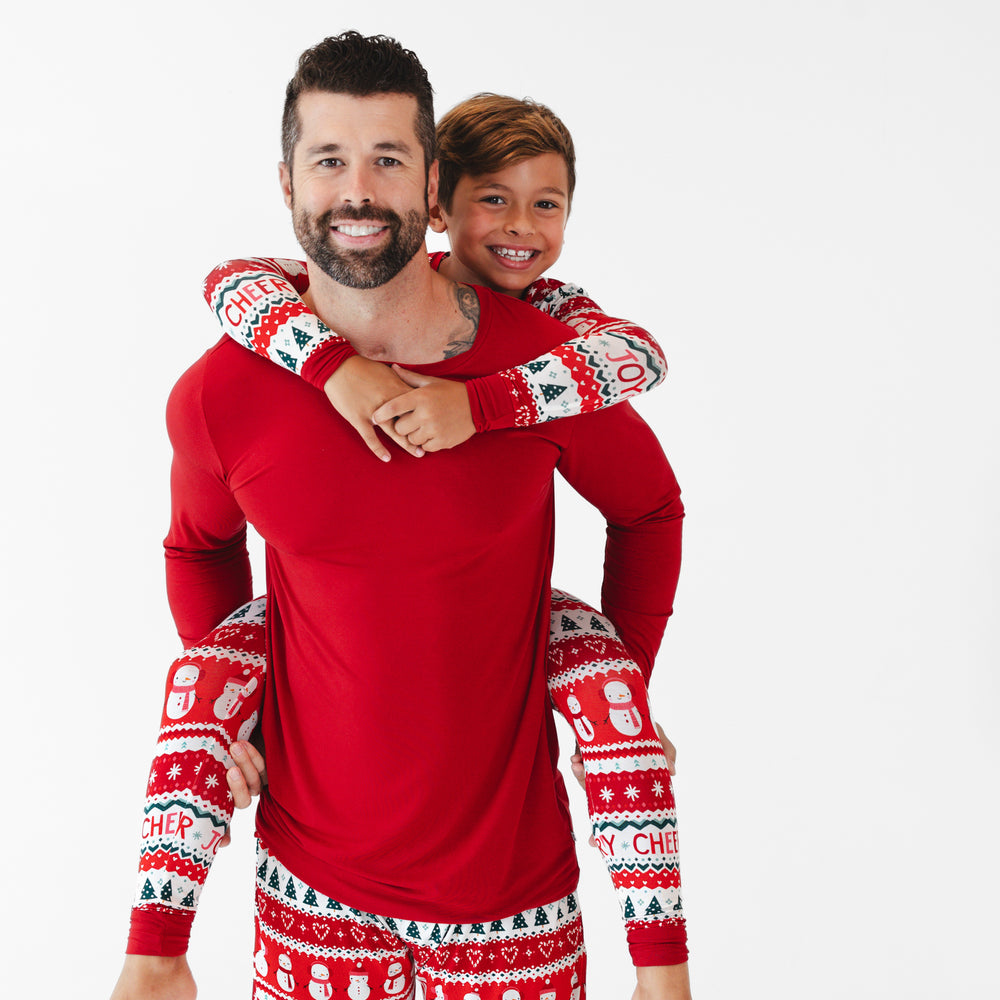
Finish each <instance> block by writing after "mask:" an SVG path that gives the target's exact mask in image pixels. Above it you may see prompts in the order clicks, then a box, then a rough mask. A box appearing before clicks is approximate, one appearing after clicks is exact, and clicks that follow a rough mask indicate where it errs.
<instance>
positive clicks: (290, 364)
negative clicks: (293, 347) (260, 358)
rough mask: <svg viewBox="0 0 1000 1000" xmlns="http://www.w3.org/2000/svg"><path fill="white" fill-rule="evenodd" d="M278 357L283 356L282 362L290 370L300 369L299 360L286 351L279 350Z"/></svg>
mask: <svg viewBox="0 0 1000 1000" xmlns="http://www.w3.org/2000/svg"><path fill="white" fill-rule="evenodd" d="M278 357H279V358H281V363H282V364H283V365H284V366H285V367H286V368H287V369H288V370H289V371H290V372H294V371H298V362H297V361H296V360H295V358H293V357H292V356H291V355H290V354H286V353H285V352H284V351H278Z"/></svg>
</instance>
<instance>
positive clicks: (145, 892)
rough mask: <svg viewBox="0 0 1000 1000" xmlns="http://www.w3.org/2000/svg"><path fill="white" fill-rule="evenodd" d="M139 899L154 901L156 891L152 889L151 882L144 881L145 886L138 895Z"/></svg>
mask: <svg viewBox="0 0 1000 1000" xmlns="http://www.w3.org/2000/svg"><path fill="white" fill-rule="evenodd" d="M139 898H140V899H156V890H155V889H154V888H153V884H152V882H150V881H149V879H146V884H145V885H144V886H143V887H142V892H141V893H140V894H139Z"/></svg>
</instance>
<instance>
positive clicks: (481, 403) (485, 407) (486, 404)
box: [465, 375, 515, 434]
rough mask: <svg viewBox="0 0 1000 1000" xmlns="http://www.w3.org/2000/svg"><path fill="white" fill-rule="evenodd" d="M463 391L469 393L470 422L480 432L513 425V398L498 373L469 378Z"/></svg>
mask: <svg viewBox="0 0 1000 1000" xmlns="http://www.w3.org/2000/svg"><path fill="white" fill-rule="evenodd" d="M465 391H466V392H467V393H468V394H469V408H470V409H471V410H472V422H473V424H475V426H476V430H477V431H478V432H479V433H480V434H483V433H485V432H486V431H497V430H501V429H502V428H504V427H514V426H515V419H514V418H515V411H514V400H513V398H512V397H511V394H510V387H509V386H508V385H507V383H506V382H505V381H504V380H503V378H502V377H501V376H500V375H483V376H480V377H479V378H474V379H470V380H469V381H468V382H466V383H465Z"/></svg>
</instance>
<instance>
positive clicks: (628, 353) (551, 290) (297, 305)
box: [205, 254, 667, 427]
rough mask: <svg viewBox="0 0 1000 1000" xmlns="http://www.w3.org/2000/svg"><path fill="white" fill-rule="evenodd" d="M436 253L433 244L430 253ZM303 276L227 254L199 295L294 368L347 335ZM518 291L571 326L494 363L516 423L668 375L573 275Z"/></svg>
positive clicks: (571, 409)
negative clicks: (521, 358) (508, 364)
mask: <svg viewBox="0 0 1000 1000" xmlns="http://www.w3.org/2000/svg"><path fill="white" fill-rule="evenodd" d="M443 256H445V255H443V254H432V255H431V257H432V259H433V263H435V264H438V263H440V258H442V257H443ZM308 284H309V282H308V277H307V276H306V270H305V265H304V264H302V263H300V262H299V261H292V260H281V259H276V258H271V257H252V258H248V259H246V260H229V261H225V262H224V263H222V264H220V265H219V266H218V267H216V268H215V269H214V270H213V271H212V272H211V273H210V274H209V275H208V277H207V278H206V279H205V301H206V302H208V304H209V307H210V308H211V309H212V311H213V312H214V313H215V315H216V318H217V319H218V321H219V323H220V325H221V326H222V329H223V330H224V331H225V332H226V333H227V334H228V335H229V336H230V337H232V338H233V340H235V341H236V342H237V343H239V344H242V345H243V346H244V347H247V348H249V349H250V350H252V351H255V352H256V353H258V354H260V355H262V356H263V357H265V358H268V359H269V360H271V361H273V362H274V363H275V364H277V365H280V366H281V367H283V368H287V369H288V370H289V371H291V372H295V373H296V374H301V372H302V365H303V364H304V363H305V362H306V360H307V359H308V358H309V357H310V356H311V355H312V354H313V353H314V352H316V351H317V349H318V348H320V347H321V346H322V349H323V351H328V350H332V349H339V348H342V347H344V346H345V345H348V342H347V341H346V340H345V339H344V338H343V337H340V336H338V335H337V334H336V333H334V332H333V331H332V330H330V328H329V327H327V326H326V325H325V324H324V323H323V322H322V321H321V320H320V319H319V317H317V316H315V315H314V314H313V313H311V312H310V311H309V310H308V308H307V307H306V305H305V303H304V302H303V301H302V299H301V298H300V297H299V293H301V292H303V291H304V290H305V289H306V288H307V287H308ZM525 301H526V302H528V303H529V304H530V305H532V306H534V307H535V308H536V309H540V310H541V311H542V312H545V313H548V314H549V315H550V316H552V317H553V318H554V319H557V320H559V322H561V323H565V324H566V325H567V326H569V327H570V328H571V329H572V330H573V331H574V334H575V335H574V336H573V337H572V338H571V339H569V340H567V341H566V342H565V343H564V344H561V345H560V346H559V347H557V348H555V349H554V350H553V351H551V352H549V353H547V354H543V355H541V356H539V357H537V358H535V359H534V360H532V361H529V362H527V363H526V364H523V365H519V366H517V367H515V368H508V369H507V370H505V371H502V372H498V373H497V374H498V375H499V376H500V377H501V378H502V379H503V382H504V384H505V385H506V386H507V390H508V392H509V393H510V395H511V398H512V400H513V402H514V410H515V416H514V426H515V427H528V426H531V425H533V424H539V423H544V422H546V421H548V420H557V419H559V418H560V417H571V416H574V415H576V414H578V413H591V412H593V411H594V410H600V409H602V408H604V407H605V406H612V405H613V404H615V403H620V402H621V401H622V400H623V399H632V398H634V397H635V396H639V395H642V394H643V393H645V392H648V391H649V390H650V389H652V388H653V387H654V386H656V385H658V384H659V383H660V382H662V381H663V379H664V377H665V376H666V372H667V364H666V361H665V359H664V357H663V352H662V351H661V350H660V346H659V344H657V342H656V341H655V340H654V339H653V337H652V335H651V334H650V333H649V332H648V331H646V330H644V329H642V327H639V326H636V325H635V324H633V323H629V322H628V321H627V320H622V319H614V318H613V317H610V316H607V315H605V314H604V313H603V312H602V311H601V308H600V306H598V305H597V303H596V302H594V300H593V299H591V298H588V297H587V295H586V294H585V293H584V291H583V289H582V288H579V287H578V286H577V285H568V284H561V283H560V282H558V281H556V280H554V279H551V278H540V279H539V280H538V281H535V282H534V283H532V284H531V285H529V286H528V288H527V290H526V293H525ZM348 346H349V345H348Z"/></svg>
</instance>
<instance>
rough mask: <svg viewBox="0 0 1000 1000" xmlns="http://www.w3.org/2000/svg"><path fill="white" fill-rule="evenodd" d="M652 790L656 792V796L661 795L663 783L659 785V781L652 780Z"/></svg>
mask: <svg viewBox="0 0 1000 1000" xmlns="http://www.w3.org/2000/svg"><path fill="white" fill-rule="evenodd" d="M653 791H654V792H656V794H657V795H658V796H662V795H663V785H661V784H660V782H659V781H654V782H653Z"/></svg>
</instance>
